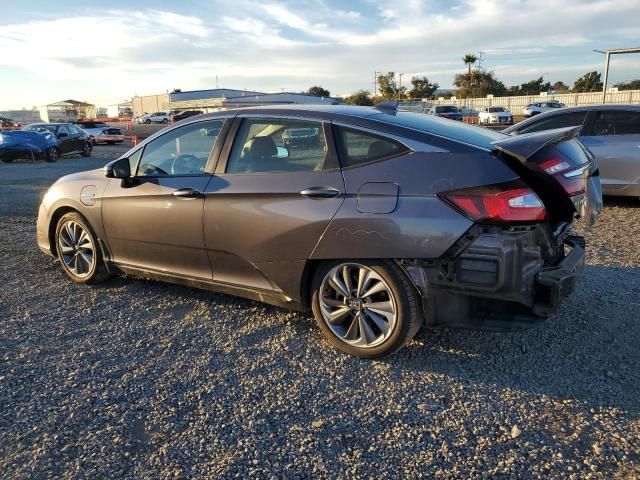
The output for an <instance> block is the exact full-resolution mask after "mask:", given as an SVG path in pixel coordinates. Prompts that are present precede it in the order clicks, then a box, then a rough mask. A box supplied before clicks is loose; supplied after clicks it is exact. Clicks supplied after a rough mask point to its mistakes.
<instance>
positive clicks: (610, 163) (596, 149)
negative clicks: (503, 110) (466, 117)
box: [503, 105, 640, 197]
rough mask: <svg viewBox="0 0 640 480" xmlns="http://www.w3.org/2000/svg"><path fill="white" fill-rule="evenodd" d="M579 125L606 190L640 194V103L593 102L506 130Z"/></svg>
mask: <svg viewBox="0 0 640 480" xmlns="http://www.w3.org/2000/svg"><path fill="white" fill-rule="evenodd" d="M571 126H578V127H580V131H579V133H578V140H579V141H580V142H581V143H582V144H583V145H584V146H586V147H587V148H588V149H589V150H591V152H592V153H593V154H594V155H595V157H596V159H597V161H598V166H599V169H600V181H601V183H602V193H603V194H605V195H619V196H625V197H640V105H591V106H586V107H571V108H563V109H562V110H557V111H553V112H547V113H543V114H540V115H536V116H535V117H533V118H529V119H527V120H524V121H522V122H520V123H518V124H516V125H514V126H513V127H510V128H507V129H506V130H503V132H504V133H508V134H511V135H515V134H525V133H533V132H541V131H544V130H551V129H554V128H562V127H571Z"/></svg>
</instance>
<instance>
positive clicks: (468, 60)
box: [462, 53, 478, 95]
mask: <svg viewBox="0 0 640 480" xmlns="http://www.w3.org/2000/svg"><path fill="white" fill-rule="evenodd" d="M462 61H463V62H464V64H465V65H466V66H467V67H468V68H469V70H468V73H467V94H468V95H469V94H471V65H473V64H474V63H476V62H477V61H478V57H476V56H475V55H474V54H473V53H467V54H466V55H465V56H464V57H462Z"/></svg>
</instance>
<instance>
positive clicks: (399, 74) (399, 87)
mask: <svg viewBox="0 0 640 480" xmlns="http://www.w3.org/2000/svg"><path fill="white" fill-rule="evenodd" d="M402 75H404V73H400V72H398V77H399V80H398V100H400V93H401V92H402Z"/></svg>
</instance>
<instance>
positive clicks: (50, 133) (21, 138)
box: [0, 123, 93, 162]
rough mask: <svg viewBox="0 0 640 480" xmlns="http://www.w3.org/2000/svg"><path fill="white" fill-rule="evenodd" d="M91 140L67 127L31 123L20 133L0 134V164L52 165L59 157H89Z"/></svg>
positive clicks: (63, 125) (4, 131) (72, 127)
mask: <svg viewBox="0 0 640 480" xmlns="http://www.w3.org/2000/svg"><path fill="white" fill-rule="evenodd" d="M92 144H93V142H92V140H91V137H90V136H89V134H88V133H87V132H85V131H84V130H82V129H81V128H78V126H76V125H73V124H71V123H33V124H31V125H28V126H27V127H26V128H25V129H23V130H3V131H2V132H0V160H1V161H3V162H12V161H13V160H17V159H20V158H26V159H30V160H45V161H47V162H55V161H56V160H57V159H58V158H59V157H61V156H67V155H75V154H80V155H82V156H83V157H89V156H90V155H91V151H92V148H93V147H92Z"/></svg>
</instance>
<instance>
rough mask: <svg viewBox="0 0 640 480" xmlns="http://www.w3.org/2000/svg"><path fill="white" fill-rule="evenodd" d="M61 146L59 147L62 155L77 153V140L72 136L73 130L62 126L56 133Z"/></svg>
mask: <svg viewBox="0 0 640 480" xmlns="http://www.w3.org/2000/svg"><path fill="white" fill-rule="evenodd" d="M56 135H57V136H58V140H60V144H59V146H58V148H59V150H60V153H61V154H63V155H64V154H67V153H71V152H74V151H75V140H74V139H73V137H72V136H71V130H70V129H69V127H68V126H67V125H60V126H59V127H58V131H57V132H56Z"/></svg>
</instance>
